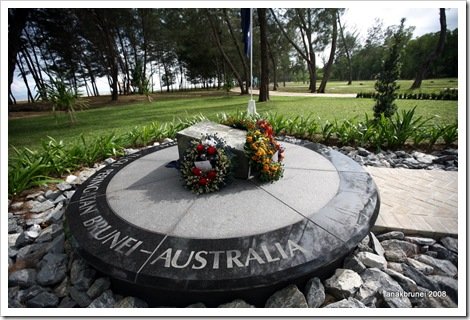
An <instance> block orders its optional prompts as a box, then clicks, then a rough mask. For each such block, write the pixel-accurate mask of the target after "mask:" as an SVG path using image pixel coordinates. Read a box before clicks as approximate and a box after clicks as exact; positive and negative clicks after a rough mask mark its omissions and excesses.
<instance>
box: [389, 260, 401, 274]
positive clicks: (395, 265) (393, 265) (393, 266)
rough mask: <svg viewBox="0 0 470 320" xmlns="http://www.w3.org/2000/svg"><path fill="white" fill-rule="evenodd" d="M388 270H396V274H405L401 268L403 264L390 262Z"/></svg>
mask: <svg viewBox="0 0 470 320" xmlns="http://www.w3.org/2000/svg"><path fill="white" fill-rule="evenodd" d="M387 269H391V270H394V271H396V272H399V273H403V268H402V266H401V263H398V262H391V261H388V262H387Z"/></svg>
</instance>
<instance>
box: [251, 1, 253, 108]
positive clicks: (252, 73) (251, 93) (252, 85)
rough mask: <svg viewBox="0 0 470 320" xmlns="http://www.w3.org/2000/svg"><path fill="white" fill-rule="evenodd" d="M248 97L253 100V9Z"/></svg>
mask: <svg viewBox="0 0 470 320" xmlns="http://www.w3.org/2000/svg"><path fill="white" fill-rule="evenodd" d="M250 95H251V100H253V8H250Z"/></svg>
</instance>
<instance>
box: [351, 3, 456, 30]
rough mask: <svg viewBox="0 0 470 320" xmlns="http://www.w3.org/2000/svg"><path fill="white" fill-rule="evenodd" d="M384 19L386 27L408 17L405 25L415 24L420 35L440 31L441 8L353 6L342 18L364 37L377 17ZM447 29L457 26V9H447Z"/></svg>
mask: <svg viewBox="0 0 470 320" xmlns="http://www.w3.org/2000/svg"><path fill="white" fill-rule="evenodd" d="M376 18H379V19H381V20H382V21H383V24H384V27H387V26H390V25H398V24H400V20H401V18H406V20H405V26H407V27H409V26H415V27H416V29H415V30H414V32H413V37H414V38H416V37H419V36H421V35H423V34H426V33H430V32H439V30H440V24H439V8H403V7H400V5H399V4H398V5H397V6H396V7H394V8H393V7H379V8H364V7H362V6H361V7H351V8H348V9H347V10H346V12H345V13H344V15H343V17H342V20H344V23H345V24H346V27H348V26H349V27H351V28H353V29H356V30H357V31H358V32H359V34H360V35H361V36H362V37H365V36H366V35H367V29H368V28H370V27H371V26H373V25H374V24H375V19H376ZM446 22H447V29H448V30H454V29H455V28H457V9H447V10H446Z"/></svg>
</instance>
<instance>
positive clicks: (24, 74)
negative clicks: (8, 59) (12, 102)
mask: <svg viewBox="0 0 470 320" xmlns="http://www.w3.org/2000/svg"><path fill="white" fill-rule="evenodd" d="M19 62H20V63H18V69H19V70H20V74H21V77H22V78H23V81H24V84H25V86H26V90H27V94H28V102H34V97H33V95H32V93H31V89H30V88H29V84H28V79H27V78H26V72H25V70H24V67H23V64H22V63H21V59H20V61H19Z"/></svg>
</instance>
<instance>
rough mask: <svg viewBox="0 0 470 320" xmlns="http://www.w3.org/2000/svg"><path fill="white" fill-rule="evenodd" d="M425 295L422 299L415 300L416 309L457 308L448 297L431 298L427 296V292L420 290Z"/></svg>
mask: <svg viewBox="0 0 470 320" xmlns="http://www.w3.org/2000/svg"><path fill="white" fill-rule="evenodd" d="M421 290H422V291H423V292H424V293H425V295H424V297H422V298H419V299H416V304H415V307H416V308H433V309H435V308H457V304H456V303H455V302H454V301H452V299H451V298H450V297H449V296H448V295H445V296H443V295H441V296H440V297H439V296H432V295H429V294H428V290H426V289H421Z"/></svg>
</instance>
